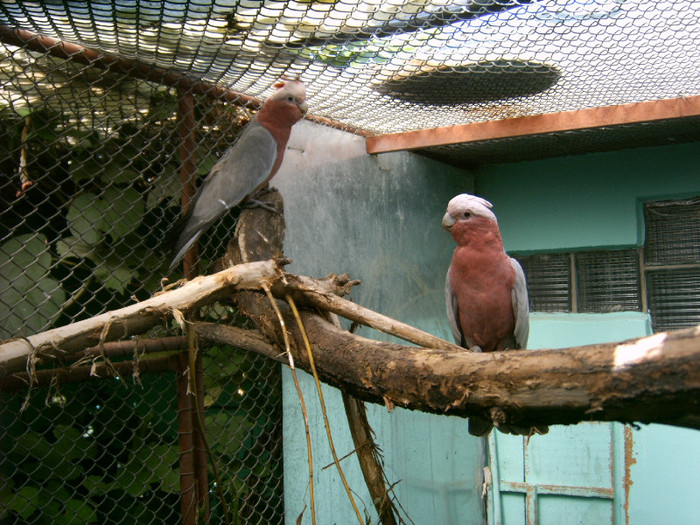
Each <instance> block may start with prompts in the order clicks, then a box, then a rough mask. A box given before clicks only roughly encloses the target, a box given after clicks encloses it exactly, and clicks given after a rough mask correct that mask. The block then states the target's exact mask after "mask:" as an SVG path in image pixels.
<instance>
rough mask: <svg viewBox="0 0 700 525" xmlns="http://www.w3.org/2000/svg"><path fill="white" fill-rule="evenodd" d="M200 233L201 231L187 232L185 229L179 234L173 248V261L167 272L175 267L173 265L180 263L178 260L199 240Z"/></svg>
mask: <svg viewBox="0 0 700 525" xmlns="http://www.w3.org/2000/svg"><path fill="white" fill-rule="evenodd" d="M201 233H202V230H201V229H200V230H198V231H188V229H187V228H185V229H184V230H182V231H181V232H180V235H179V236H178V238H177V241H176V243H175V247H174V248H173V252H175V256H174V257H173V260H172V262H171V263H170V268H169V270H172V269H173V268H174V267H175V265H176V264H177V263H178V262H180V259H182V258H183V257H184V256H185V253H187V250H189V249H190V248H191V247H192V245H193V244H194V243H195V242H197V239H199V236H200V235H201Z"/></svg>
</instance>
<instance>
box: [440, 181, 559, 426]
mask: <svg viewBox="0 0 700 525" xmlns="http://www.w3.org/2000/svg"><path fill="white" fill-rule="evenodd" d="M491 206H492V205H491V203H490V202H489V201H487V200H485V199H482V198H481V197H476V196H474V195H469V194H468V193H463V194H461V195H457V196H456V197H454V198H453V199H452V200H451V201H450V202H449V204H448V205H447V213H445V215H444V217H443V218H442V225H443V227H444V228H445V229H447V230H448V231H449V232H450V234H451V235H452V238H453V239H454V240H455V241H456V242H457V248H455V251H454V254H453V255H452V262H451V264H450V267H449V269H448V271H447V278H446V280H445V299H446V303H447V318H448V319H449V322H450V326H451V328H452V334H453V336H454V338H455V341H456V342H457V344H459V345H460V346H463V347H465V348H469V349H470V350H472V351H476V352H493V351H496V350H506V349H517V348H525V347H526V346H527V338H528V334H529V331H530V325H529V311H530V310H529V305H528V297H527V285H526V283H525V273H524V272H523V269H522V267H521V266H520V264H519V263H518V261H516V260H515V259H513V258H512V257H509V256H508V255H507V254H506V252H505V250H504V249H503V240H502V239H501V232H500V230H499V228H498V221H497V220H496V216H495V215H494V214H493V212H492V211H491ZM491 428H493V424H492V422H491V421H487V420H485V419H481V418H470V420H469V432H470V433H471V434H474V435H477V436H482V435H485V434H488V432H490V430H491ZM499 428H500V429H501V430H503V431H504V432H510V433H517V434H530V433H531V431H534V432H538V433H543V432H546V431H547V430H546V427H543V428H542V429H528V428H517V427H514V426H511V425H503V426H501V427H499Z"/></svg>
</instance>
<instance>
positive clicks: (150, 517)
mask: <svg viewBox="0 0 700 525" xmlns="http://www.w3.org/2000/svg"><path fill="white" fill-rule="evenodd" d="M0 55H1V63H2V68H1V69H0V76H2V85H3V89H2V91H1V92H0V119H2V125H1V126H0V199H2V202H1V204H0V339H6V338H11V337H24V336H28V335H31V334H34V333H37V332H41V331H44V330H47V329H49V328H52V327H56V326H62V325H66V324H69V323H71V322H73V321H78V320H81V319H85V318H88V317H91V316H94V315H97V314H100V313H103V312H106V311H109V310H114V309H117V308H121V307H124V306H127V305H129V304H133V303H134V301H138V300H143V299H146V298H148V297H150V296H151V295H152V294H153V293H155V292H157V291H159V290H160V289H161V287H162V286H163V284H164V283H162V282H161V279H162V277H163V276H165V275H168V271H167V268H168V265H169V263H170V260H171V254H170V247H169V243H168V239H169V235H170V233H171V231H172V230H173V224H175V223H176V221H177V218H178V217H179V216H180V213H181V204H180V203H181V193H182V189H183V184H182V182H181V178H180V170H181V166H182V165H183V164H185V161H186V160H190V161H194V163H195V166H196V175H198V176H201V177H203V176H205V175H206V174H207V173H208V171H209V169H210V167H211V166H212V165H213V164H214V162H215V161H216V159H217V158H218V157H219V156H220V155H221V154H222V153H223V152H224V151H225V150H226V149H227V148H228V147H229V146H230V144H231V143H232V142H233V141H234V139H235V137H236V135H237V134H238V132H239V131H240V129H241V128H242V126H243V125H245V123H247V121H248V120H249V119H250V118H251V117H252V112H251V110H250V109H246V108H244V107H241V106H240V105H236V104H235V103H234V104H232V103H229V102H226V101H223V100H221V99H217V98H215V97H212V96H211V95H209V94H206V93H204V94H199V95H195V96H194V107H193V114H194V117H195V123H196V124H195V127H194V129H191V130H189V129H188V130H184V131H183V129H182V127H181V126H180V124H179V123H180V122H181V119H179V118H178V103H179V92H178V90H177V89H175V88H172V87H167V86H164V85H162V84H159V83H158V82H154V81H149V80H143V79H141V78H138V77H137V76H132V75H130V74H129V71H125V72H123V73H119V72H114V71H112V70H110V69H105V68H100V67H96V66H92V65H86V64H81V63H79V62H77V61H74V60H62V59H59V58H55V57H52V56H50V55H49V54H42V53H37V52H34V51H31V50H29V49H26V48H23V47H17V46H11V45H3V46H0ZM234 102H235V101H234ZM183 133H186V134H190V135H189V137H190V138H194V142H195V144H196V148H195V151H194V154H193V156H192V158H191V159H185V158H182V156H181V151H182V148H181V144H182V142H183V139H182V134H183ZM234 224H235V213H234V214H232V215H231V216H229V217H227V218H226V219H225V220H223V221H221V223H220V224H219V225H218V226H217V227H216V228H214V229H213V230H212V231H210V232H208V234H207V235H206V237H205V238H204V239H203V240H202V242H201V249H200V259H199V264H200V267H201V268H202V269H203V270H204V269H206V268H207V267H208V266H209V264H210V263H211V262H212V261H213V260H214V259H215V258H216V257H217V256H218V255H220V254H221V251H222V249H223V246H224V244H225V242H226V241H227V239H228V238H229V236H230V234H231V232H232V231H233V225H234ZM181 276H182V273H181V270H176V271H174V272H171V273H170V274H169V278H170V281H174V280H177V279H178V278H180V277H181ZM202 316H203V319H204V320H218V321H221V320H224V321H227V322H237V323H239V324H240V323H241V321H240V319H237V317H236V312H235V310H234V309H233V308H231V307H229V306H227V305H223V304H220V305H216V306H214V307H210V308H208V309H207V310H206V311H203V312H202ZM173 334H174V331H173V330H172V328H171V327H170V326H161V327H158V328H157V329H154V330H153V331H152V332H151V333H150V334H147V336H150V337H152V338H162V337H170V338H172V336H173ZM127 342H128V341H127ZM107 350H109V349H107ZM164 355H166V354H163V353H162V352H161V353H155V354H153V355H151V354H150V353H149V354H144V353H142V352H140V351H139V349H138V347H136V348H135V349H132V351H131V352H130V353H129V352H127V353H126V355H125V356H123V357H114V354H111V353H109V352H107V354H106V355H105V353H104V352H97V353H96V354H92V357H84V356H83V359H82V360H81V361H80V362H78V363H71V362H70V360H68V359H66V360H65V362H64V361H61V360H59V361H61V362H56V363H51V364H50V365H49V366H48V368H61V367H66V366H67V367H70V374H69V375H71V376H74V379H70V380H68V382H66V381H63V380H57V379H56V378H53V379H48V380H47V381H43V376H42V375H41V374H42V372H41V371H39V372H38V376H39V377H38V379H37V381H38V382H37V383H36V384H35V385H33V387H31V388H30V385H28V384H26V383H21V382H19V384H18V382H16V381H15V382H14V383H13V382H10V381H5V382H4V383H2V384H3V387H2V388H3V391H2V392H0V396H1V398H2V401H1V405H0V450H2V454H1V455H0V487H2V489H0V490H1V492H0V523H2V524H16V523H52V524H53V523H104V524H107V523H123V524H127V523H128V524H133V523H177V522H180V521H182V519H183V517H182V515H181V514H182V513H181V508H180V502H181V491H182V490H183V489H182V487H181V484H180V476H181V474H183V468H182V464H181V456H182V454H183V450H182V446H181V445H180V444H179V439H180V437H181V434H182V433H183V432H185V431H186V430H183V428H182V427H181V422H180V421H179V420H178V417H179V415H180V412H181V408H179V406H178V395H179V393H181V390H182V388H183V387H182V385H180V386H178V378H181V377H182V372H181V371H180V370H179V369H178V367H177V366H173V362H172V360H169V361H168V360H167V358H166V357H163V356H164ZM106 358H108V359H109V361H108V362H109V365H108V367H109V368H111V369H112V373H111V374H108V377H107V378H103V379H99V378H97V377H94V371H95V367H96V366H98V364H99V363H102V365H101V366H104V363H106V362H107V360H106ZM136 358H137V360H138V361H139V363H140V366H139V367H137V371H138V368H142V369H145V370H149V369H159V368H160V369H162V371H160V372H153V373H140V374H138V373H133V371H132V372H130V373H122V372H121V370H122V368H121V367H120V364H122V361H123V362H124V363H126V362H128V361H131V360H132V359H136ZM158 363H161V364H162V365H163V366H158ZM149 365H150V368H149ZM45 368H46V367H45ZM180 368H181V367H180ZM81 371H82V372H83V373H81ZM203 372H204V374H203V383H204V385H203V386H204V413H203V414H202V416H203V420H204V423H205V429H206V431H205V435H206V440H207V444H208V446H209V447H210V449H211V453H212V459H213V465H212V462H210V461H208V462H207V463H209V467H208V468H209V475H208V479H209V481H208V485H209V486H208V488H207V489H205V490H204V492H206V493H208V494H209V495H210V504H211V510H210V511H211V522H212V523H224V522H225V521H224V518H223V509H222V505H221V498H220V494H219V490H221V491H222V493H223V497H224V500H225V503H226V507H227V508H228V511H229V515H230V516H235V521H233V523H249V524H258V523H260V524H267V523H281V522H282V512H283V497H282V449H281V437H282V435H281V433H282V429H281V421H282V413H281V384H280V381H281V379H280V371H279V365H277V364H276V363H273V362H269V361H267V360H266V359H264V358H262V357H259V356H256V355H251V354H250V353H246V352H243V351H240V350H237V349H234V348H231V347H212V348H207V349H205V354H204V357H203ZM6 379H7V378H6ZM78 379H79V380H78ZM190 432H191V429H190ZM185 452H187V451H185ZM214 467H216V469H217V470H218V477H219V480H220V487H218V486H217V483H216V481H215V479H216V476H215V475H214V472H213V468H214ZM184 474H191V473H189V472H184Z"/></svg>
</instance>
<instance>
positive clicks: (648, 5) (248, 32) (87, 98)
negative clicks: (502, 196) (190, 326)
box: [0, 0, 700, 523]
mask: <svg viewBox="0 0 700 525" xmlns="http://www.w3.org/2000/svg"><path fill="white" fill-rule="evenodd" d="M0 24H4V25H3V26H2V27H0V39H1V40H2V42H3V43H2V44H0V78H2V86H1V88H0V118H1V119H2V126H0V339H4V338H9V337H24V336H28V335H31V334H34V333H36V332H40V331H42V330H46V329H49V328H51V327H56V326H61V325H65V324H68V323H70V322H72V321H77V320H81V319H85V318H88V317H91V316H94V315H97V314H100V313H102V312H106V311H109V310H113V309H117V308H120V307H123V306H125V305H128V304H132V303H133V302H134V301H135V300H143V299H145V298H147V297H149V296H151V295H152V294H154V293H155V292H157V291H159V290H160V289H161V287H162V283H161V278H162V276H163V275H166V274H167V266H168V264H169V261H170V258H169V253H168V248H169V246H168V242H167V241H165V242H164V239H167V238H168V234H169V232H170V231H171V230H172V226H173V224H174V223H175V222H176V219H177V218H178V216H179V215H180V212H181V206H180V202H181V194H182V191H183V183H182V179H181V176H180V172H181V170H182V167H183V165H185V164H187V163H188V162H194V166H195V167H194V171H195V172H196V173H195V175H197V176H199V177H204V176H205V175H206V174H207V172H208V171H209V169H210V168H211V166H212V165H213V164H214V162H215V161H216V159H217V158H218V157H219V156H220V155H221V154H222V153H223V151H225V150H226V148H227V147H228V146H229V145H230V144H231V143H232V142H233V140H234V139H235V137H236V136H237V135H238V133H239V131H240V130H241V128H242V126H243V125H244V124H245V123H246V122H247V121H248V120H249V119H250V118H251V116H252V114H253V111H254V106H255V101H254V100H253V98H254V97H261V98H264V97H266V96H267V95H269V94H270V93H271V91H272V86H273V84H274V83H275V82H277V81H278V80H279V78H280V77H282V76H283V75H286V76H289V77H300V78H301V79H302V80H304V81H305V82H306V84H307V91H308V94H309V100H308V101H309V106H310V107H311V110H312V113H314V114H315V115H316V116H319V117H327V118H330V119H333V120H334V121H336V122H342V124H341V126H343V127H346V128H348V129H359V130H363V131H365V132H367V133H370V134H373V133H389V132H399V131H406V130H413V129H422V128H428V127H435V126H447V125H452V124H464V123H471V122H481V121H489V120H493V119H503V118H512V117H519V116H528V115H538V114H542V113H551V112H556V111H565V110H575V109H582V108H592V107H597V106H605V105H613V104H623V103H629V102H640V101H648V100H656V99H664V98H675V97H684V96H693V95H698V94H700V68H698V67H697V64H698V63H700V4H698V3H697V2H692V1H687V2H655V1H654V2H652V1H644V0H641V1H629V0H547V1H528V0H522V1H517V0H477V1H472V0H466V1H462V0H457V1H451V0H439V1H430V2H429V1H426V0H414V1H409V0H397V1H394V2H380V1H375V0H363V1H359V0H317V1H314V0H299V1H296V2H295V1H264V2H259V1H248V0H231V1H213V2H208V1H198V2H188V1H181V2H142V1H139V0H120V1H117V2H111V1H110V2H106V1H92V2H64V1H52V2H22V1H16V2H2V3H0ZM20 29H21V30H25V31H28V32H29V33H28V34H25V33H23V34H22V35H20V33H19V32H18V30H20ZM38 34H41V35H46V36H47V37H50V38H52V39H55V40H54V41H47V40H46V39H40V38H38V37H37V36H36V35H38ZM61 42H68V43H73V44H78V45H82V46H86V47H87V48H89V49H88V50H80V49H79V48H76V47H68V46H66V45H64V44H62V43H61ZM90 50H94V52H95V53H96V54H91V53H90V52H88V51H90ZM107 55H109V56H112V57H119V60H102V59H103V58H104V57H105V56H107ZM156 68H159V69H156ZM171 73H173V74H181V75H182V76H172V75H171ZM185 80H186V82H184V81H185ZM199 80H204V81H208V82H209V83H210V85H208V86H204V85H201V84H199V86H200V88H199V89H197V90H193V92H194V93H195V94H194V100H193V113H194V127H193V128H192V129H183V128H182V126H180V122H181V120H180V119H179V118H178V113H179V112H180V113H181V112H182V108H181V103H182V100H183V97H182V92H183V91H184V90H186V89H189V88H191V87H192V86H193V82H196V81H199ZM213 85H216V86H219V87H223V88H227V89H231V90H232V91H231V92H226V93H224V92H222V91H215V90H213V89H211V90H209V91H207V90H208V89H209V88H211V87H212V86H213ZM174 86H177V87H174ZM234 92H237V93H240V94H241V96H240V97H238V98H236V95H235V93H234ZM685 122H686V124H685V126H686V128H687V129H686V130H685V131H683V133H682V134H681V135H678V137H679V140H682V139H683V137H685V136H687V137H691V138H692V137H697V132H698V120H697V119H695V120H693V119H690V120H685ZM635 129H636V128H635ZM653 129H654V130H655V131H654V134H655V135H659V134H660V133H661V132H660V131H659V130H660V129H661V128H659V127H658V126H655V127H653ZM674 129H677V128H674ZM663 134H664V135H668V134H667V133H666V132H665V131H664V132H663ZM183 135H189V136H190V138H193V139H194V142H195V144H196V146H195V148H194V151H193V152H192V153H193V154H192V156H191V157H190V158H187V157H186V155H185V156H183V149H182V144H183ZM597 136H598V137H601V136H603V135H600V134H598V135H597ZM608 137H609V135H608ZM675 137H676V136H674V138H675ZM550 139H551V140H550V142H549V144H544V143H542V142H540V143H539V145H540V147H542V148H544V149H545V150H546V153H552V152H553V151H554V150H557V149H558V151H564V152H566V151H569V148H570V147H571V135H570V134H560V135H556V136H552V137H550ZM574 140H576V141H578V142H580V135H577V138H575V139H574ZM606 140H607V139H606ZM509 142H510V143H511V144H513V141H509V140H508V139H504V141H502V142H492V143H491V146H490V147H491V148H492V151H490V152H489V151H486V152H485V155H486V158H488V159H493V158H497V157H499V156H502V155H503V146H504V144H506V143H509ZM608 142H610V141H608ZM638 143H640V144H641V143H643V138H642V139H639V142H638ZM543 144H544V145H543ZM599 144H600V140H598V142H596V145H595V147H596V148H597V147H598V146H599ZM514 147H516V148H517V147H520V148H524V149H527V150H528V151H532V150H533V148H531V147H530V145H529V143H528V144H524V145H523V143H519V145H518V144H515V145H514ZM446 148H448V149H450V150H451V151H450V155H453V154H454V155H455V158H457V159H459V162H463V161H464V159H465V155H464V151H461V152H460V151H457V152H455V151H453V150H454V149H455V147H446ZM554 153H556V151H554ZM469 155H471V152H468V154H467V156H469ZM185 175H187V174H185ZM234 224H235V213H234V214H232V215H229V216H227V217H225V218H224V219H223V220H222V221H220V222H219V224H217V226H216V227H215V228H213V229H212V230H210V231H209V232H207V233H206V234H205V235H204V236H203V238H202V239H201V241H200V258H199V265H200V269H202V270H205V269H206V268H207V267H209V265H210V264H211V263H212V261H214V260H216V258H217V257H218V256H219V255H220V253H221V251H222V250H223V247H224V243H225V241H226V240H227V239H228V237H229V236H230V232H231V231H232V229H233V225H234ZM528 265H529V266H528ZM552 265H555V266H556V267H557V268H558V269H559V270H560V276H559V277H556V278H555V279H554V280H551V279H550V280H547V279H546V277H547V275H545V271H544V268H545V266H546V268H547V269H548V272H549V273H551V267H552ZM525 266H526V271H528V275H529V276H530V281H531V283H532V284H533V285H537V283H538V282H539V283H540V285H541V287H542V290H543V293H542V295H541V296H537V297H535V299H534V301H535V303H534V306H535V307H536V309H537V307H538V306H539V307H540V308H541V309H542V310H548V311H568V309H569V308H570V307H571V302H572V291H571V289H570V286H571V283H572V276H571V271H570V270H571V264H570V257H569V255H568V254H553V255H548V256H547V258H546V260H543V261H539V260H536V258H534V257H533V258H532V260H530V261H529V262H526V264H525ZM694 271H695V270H694ZM658 275H659V276H662V274H661V273H659V274H658ZM179 276H180V275H179V274H178V273H174V274H173V273H171V274H170V277H171V278H172V279H174V278H177V277H179ZM653 286H654V284H653V283H652V287H653ZM674 286H675V285H674ZM689 293H690V292H689ZM615 304H617V303H615ZM654 308H655V306H654V305H652V309H654ZM658 311H660V308H658ZM202 315H203V317H204V319H216V320H226V321H229V322H240V320H239V319H238V318H237V314H236V312H235V311H234V310H233V309H232V308H231V307H229V306H228V305H225V304H219V305H216V307H213V308H211V309H208V310H207V311H204V312H203V313H202ZM172 332H173V331H172V330H171V328H170V327H169V326H162V327H159V328H158V329H156V330H154V331H153V332H152V333H150V334H148V335H149V336H151V337H164V336H172ZM127 342H128V341H127ZM107 350H108V349H107ZM105 352H106V350H105V349H104V348H103V349H98V352H97V353H92V354H90V355H88V356H87V357H86V358H84V360H83V361H82V362H81V363H78V364H75V363H71V362H70V361H69V360H67V359H66V360H59V361H58V362H56V363H52V364H51V365H52V366H56V367H59V366H64V365H66V366H71V365H72V366H71V368H70V370H71V372H70V373H71V374H74V375H75V376H76V377H77V378H81V379H83V380H82V381H79V382H78V381H76V382H74V383H66V382H65V381H56V380H48V381H46V383H43V382H42V381H39V383H40V384H41V385H42V386H38V387H36V386H35V387H34V388H32V389H29V388H28V385H27V384H23V383H21V382H20V383H19V384H17V383H15V384H14V386H12V385H9V383H4V384H3V385H4V386H3V388H5V387H7V391H3V392H2V393H1V394H0V395H1V396H2V407H1V408H0V423H1V426H0V449H1V450H2V456H1V457H0V487H1V488H0V521H1V522H2V523H69V522H76V521H77V522H81V523H90V522H95V523H150V522H160V523H173V522H177V521H178V520H179V519H180V518H181V509H180V508H178V504H179V502H180V501H181V496H182V494H181V491H182V487H181V485H180V478H179V476H181V475H182V474H183V469H182V467H181V465H180V464H179V462H180V459H181V455H182V449H181V447H180V446H179V445H178V441H179V439H181V437H182V434H183V432H185V430H183V429H182V427H181V426H180V422H179V420H178V417H179V415H181V410H180V408H179V405H178V393H179V392H181V386H178V378H181V367H179V365H178V366H174V365H173V364H172V362H171V361H169V360H168V359H165V358H164V356H162V355H160V354H156V355H155V356H151V355H141V354H138V347H134V348H133V349H132V352H131V353H132V355H131V356H126V357H121V358H119V357H113V356H112V354H110V353H109V352H107V353H106V354H105ZM134 354H138V359H137V360H138V362H140V363H141V364H140V365H139V366H141V367H143V368H144V370H146V369H148V368H149V366H150V369H151V370H154V369H160V372H159V373H145V372H144V373H141V374H138V373H137V374H134V370H133V368H132V369H131V370H130V371H129V372H128V373H126V372H121V370H122V368H121V367H120V365H121V364H122V363H126V362H127V361H131V360H132V358H133V357H134ZM108 356H111V357H110V362H111V363H112V364H111V365H109V366H110V367H113V368H114V370H112V371H111V372H112V373H111V374H108V379H102V380H98V379H95V380H94V381H87V379H89V378H90V377H91V376H92V374H93V372H94V367H96V366H97V365H98V364H100V366H102V367H104V366H105V365H104V363H105V362H106V357H108ZM203 360H204V362H203V371H204V376H203V382H204V385H203V386H204V391H205V398H204V409H203V410H204V413H203V419H204V422H205V427H206V436H207V441H208V443H209V445H210V447H211V449H212V455H213V458H214V460H213V462H212V463H210V465H209V469H210V471H209V472H208V474H209V476H208V478H209V481H208V487H207V488H208V490H205V491H204V492H206V493H210V494H212V498H211V502H212V503H211V505H212V508H211V512H212V517H213V518H215V519H220V518H221V515H222V508H221V499H220V498H219V497H218V496H215V494H218V492H217V489H222V490H223V493H224V500H223V501H224V502H226V504H227V506H228V508H229V510H230V512H231V513H232V515H235V516H237V517H238V521H239V522H241V523H279V522H281V521H282V501H283V498H282V487H281V479H282V476H281V426H280V425H281V406H280V386H279V381H280V378H279V370H278V367H277V365H275V364H273V363H270V362H267V361H265V360H264V359H261V358H256V357H253V356H251V355H249V354H244V353H242V352H240V351H237V350H235V349H232V348H228V347H213V348H209V349H206V353H205V356H204V358H203ZM159 367H160V368H159ZM136 370H137V371H138V367H137V368H136ZM178 370H179V372H178ZM40 372H41V371H40ZM41 377H43V376H39V378H41ZM25 379H26V380H31V379H32V377H31V376H26V378H25ZM8 385H9V386H8ZM28 393H31V395H29V396H28V395H27V394H28ZM20 408H23V410H20ZM212 465H216V466H217V467H218V469H219V471H220V480H221V483H220V484H218V483H215V482H214V479H215V476H214V472H213V471H212V470H211V469H212ZM186 474H188V475H189V474H191V473H190V472H186Z"/></svg>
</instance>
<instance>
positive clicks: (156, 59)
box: [0, 0, 700, 133]
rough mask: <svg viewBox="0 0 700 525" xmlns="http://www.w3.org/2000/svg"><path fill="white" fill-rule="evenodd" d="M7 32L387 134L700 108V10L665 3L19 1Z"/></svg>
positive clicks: (1, 12)
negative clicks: (278, 88) (652, 108)
mask: <svg viewBox="0 0 700 525" xmlns="http://www.w3.org/2000/svg"><path fill="white" fill-rule="evenodd" d="M0 21H1V22H4V23H6V24H8V25H13V26H18V27H22V28H24V29H27V30H30V31H33V32H37V33H42V34H45V35H47V36H50V37H53V38H58V39H61V40H66V41H69V42H75V43H80V44H82V45H85V46H87V47H90V48H95V49H99V50H102V51H105V52H109V53H113V54H116V55H119V56H122V57H127V58H130V59H135V60H138V61H139V62H142V63H145V64H153V65H156V66H159V67H163V68H166V69H171V70H175V71H180V72H186V73H188V74H191V75H193V76H195V77H197V78H203V79H206V80H210V81H212V82H216V83H220V84H222V85H225V86H227V87H231V88H232V89H234V90H238V91H242V92H245V93H247V94H250V95H254V96H257V95H261V94H262V95H267V94H269V93H270V89H271V86H272V84H274V82H275V81H276V80H277V79H278V78H279V77H280V76H281V75H283V74H286V75H289V76H292V77H296V76H300V77H301V78H302V79H303V80H304V81H305V82H307V84H308V87H309V89H308V93H309V105H310V107H311V108H312V111H313V113H315V114H317V115H322V116H325V117H330V118H333V119H335V120H339V121H342V122H344V123H346V124H349V125H352V126H355V127H357V128H361V129H365V130H367V131H370V132H372V133H387V132H397V131H405V130H412V129H421V128H427V127H434V126H447V125H452V124H464V123H468V122H479V121H488V120H494V119H500V118H509V117H518V116H525V115H537V114H541V113H552V112H557V111H566V110H574V109H582V108H593V107H598V106H608V105H615V104H623V103H632V102H641V101H647V100H656V99H665V98H675V97H683V96H690V95H697V94H699V93H700V88H699V87H698V86H700V69H699V68H698V67H697V64H698V63H700V6H699V5H698V3H697V2H693V1H682V2H671V1H668V2H658V1H651V0H638V1H630V0H545V1H530V0H432V1H428V0H397V1H393V2H379V1H376V0H315V1H314V0H299V1H281V2H277V1H266V2H259V1H247V0H222V1H203V2H187V1H183V2H157V3H152V2H140V1H137V0H128V1H127V0H124V1H119V2H106V1H93V2H88V3H79V2H75V3H71V2H45V3H30V2H26V3H25V2H17V3H8V2H4V3H3V4H2V6H1V7H0Z"/></svg>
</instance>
